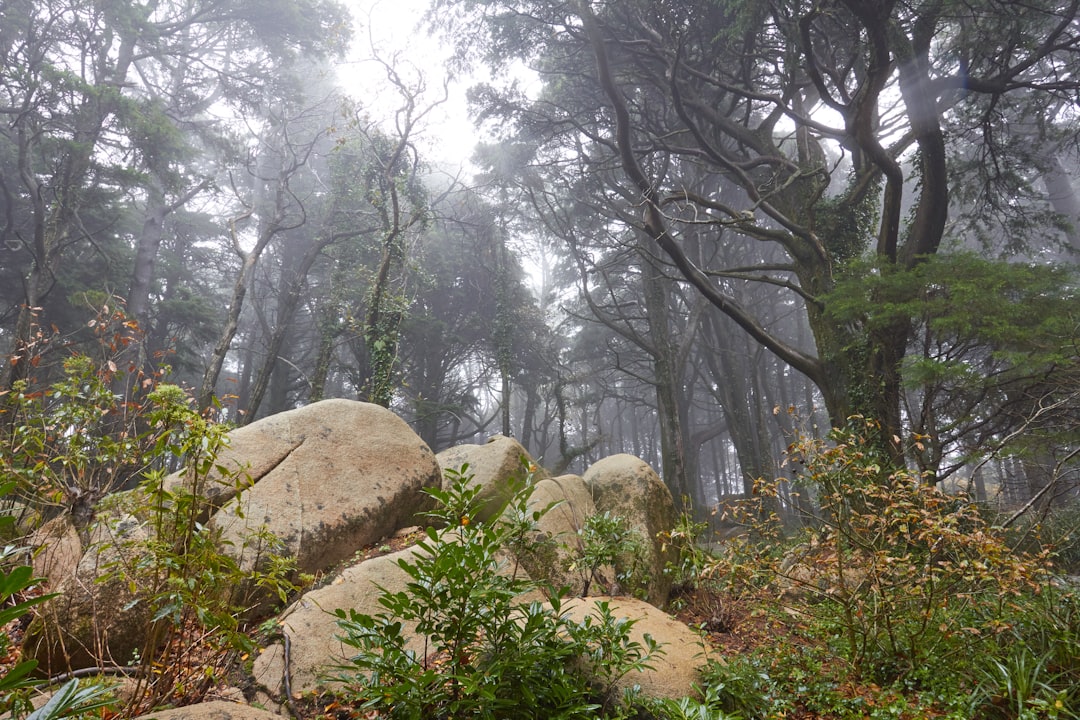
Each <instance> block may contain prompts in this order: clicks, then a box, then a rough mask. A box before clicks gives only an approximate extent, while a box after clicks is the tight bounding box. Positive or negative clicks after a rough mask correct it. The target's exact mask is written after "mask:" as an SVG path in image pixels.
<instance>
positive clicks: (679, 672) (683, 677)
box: [562, 597, 710, 698]
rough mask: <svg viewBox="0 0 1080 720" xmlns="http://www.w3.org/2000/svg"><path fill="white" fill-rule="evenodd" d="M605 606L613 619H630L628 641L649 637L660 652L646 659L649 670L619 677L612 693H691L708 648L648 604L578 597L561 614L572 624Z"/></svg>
mask: <svg viewBox="0 0 1080 720" xmlns="http://www.w3.org/2000/svg"><path fill="white" fill-rule="evenodd" d="M600 603H607V605H608V609H609V610H610V612H611V614H612V615H613V616H614V617H615V618H617V619H627V620H633V621H634V624H633V626H632V627H631V628H630V633H629V635H630V639H631V640H632V641H636V642H638V643H641V644H642V645H643V646H644V644H645V636H646V635H649V636H650V637H652V638H653V639H654V640H656V641H657V642H658V643H660V651H661V652H659V653H657V654H656V655H654V656H653V657H652V658H650V659H649V662H648V664H649V665H650V666H651V667H652V669H645V670H636V671H634V672H631V673H628V674H627V675H625V676H623V677H622V678H619V680H618V681H617V682H616V684H615V688H614V689H615V691H616V692H617V693H618V694H620V695H621V694H622V691H623V690H624V689H627V688H630V687H633V686H634V685H638V686H640V687H641V693H642V695H644V696H645V697H651V698H680V697H687V696H692V695H694V694H695V690H694V685H695V684H698V683H700V682H701V672H700V669H701V667H702V666H703V665H705V663H706V661H707V660H708V658H709V653H710V648H709V646H708V645H707V644H706V643H705V641H704V640H703V639H702V638H701V636H700V635H698V634H697V633H696V632H694V631H693V630H691V629H690V628H688V627H687V626H686V625H684V624H683V623H681V622H679V621H678V620H676V619H675V618H673V617H672V616H670V615H668V614H667V613H665V612H663V611H662V610H658V609H657V608H655V607H653V606H652V605H650V604H648V603H646V602H643V601H641V600H635V599H634V598H627V597H618V598H596V597H589V598H581V599H579V600H573V601H566V603H565V604H564V605H563V608H562V609H563V614H564V615H565V616H568V617H569V618H571V619H572V620H574V621H575V622H578V623H581V622H584V621H585V618H586V617H587V616H590V615H591V616H592V617H593V621H594V622H595V621H596V619H597V618H599V617H600V610H599V608H598V605H599V604H600Z"/></svg>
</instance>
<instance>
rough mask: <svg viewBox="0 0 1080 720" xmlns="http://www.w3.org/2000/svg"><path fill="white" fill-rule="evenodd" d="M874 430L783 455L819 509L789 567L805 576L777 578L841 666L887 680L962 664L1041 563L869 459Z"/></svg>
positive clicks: (908, 475) (965, 510)
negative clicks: (831, 636)
mask: <svg viewBox="0 0 1080 720" xmlns="http://www.w3.org/2000/svg"><path fill="white" fill-rule="evenodd" d="M875 432H876V428H875V427H874V426H873V425H872V424H871V423H864V422H863V421H861V420H860V419H858V418H855V419H853V425H852V428H851V429H849V430H845V431H834V432H833V433H832V435H831V436H830V442H823V441H818V440H813V439H802V440H800V441H799V442H797V443H796V444H795V445H794V446H793V448H792V454H793V456H794V457H796V458H797V459H798V460H800V461H801V463H802V465H803V470H802V473H801V474H802V476H803V480H804V482H805V483H806V484H807V485H808V486H810V487H812V488H814V489H815V490H816V492H817V497H818V503H819V505H820V508H821V514H820V517H819V519H818V520H819V524H818V526H817V527H816V528H813V529H811V530H810V531H809V532H808V535H807V537H806V538H805V540H804V543H803V545H802V547H803V554H804V556H805V560H804V561H803V562H801V563H800V564H801V565H802V566H803V567H805V566H806V565H808V564H812V566H813V571H814V572H815V573H816V575H815V576H814V577H813V578H812V579H811V580H809V581H808V580H807V578H805V577H799V576H798V575H797V574H796V575H791V574H790V571H788V570H786V569H781V572H782V573H783V572H788V573H789V577H788V579H789V580H791V581H793V582H795V583H798V584H800V585H801V586H802V587H803V589H805V590H807V591H809V592H810V594H811V597H812V598H813V599H814V600H816V601H817V603H816V604H812V606H811V607H812V608H813V612H815V614H816V615H817V617H818V619H819V620H820V621H823V622H826V623H829V624H833V625H834V626H835V628H836V630H837V635H838V638H839V639H840V641H841V642H842V643H843V647H844V651H845V655H846V657H847V659H848V661H849V662H850V663H851V664H852V665H854V666H859V667H861V668H863V669H864V671H865V670H869V671H870V672H869V674H868V677H871V678H873V679H876V680H879V681H889V680H893V679H897V678H901V677H905V676H908V675H910V674H912V673H914V672H916V671H923V670H925V668H926V667H928V666H929V667H935V666H936V665H937V664H940V663H941V662H942V661H943V660H948V659H950V658H952V657H963V656H965V655H967V656H970V655H971V653H972V652H974V651H975V650H976V649H977V648H978V647H979V646H981V645H982V643H983V642H984V640H983V638H982V637H981V635H982V630H981V629H980V628H981V627H982V626H983V623H984V622H989V621H990V620H991V619H992V618H994V617H997V616H1000V615H1001V613H1002V612H1003V607H1004V604H1005V603H1006V602H1007V601H1008V600H1010V599H1012V598H1017V597H1019V596H1020V595H1021V594H1022V593H1024V592H1026V591H1029V590H1033V589H1036V588H1038V587H1039V586H1040V583H1041V582H1042V581H1043V580H1044V579H1045V575H1044V574H1043V573H1042V570H1041V568H1042V567H1043V564H1044V561H1045V559H1044V558H1031V557H1025V556H1022V555H1018V554H1015V553H1014V552H1013V551H1012V550H1011V549H1010V548H1009V546H1008V544H1007V543H1006V542H1005V538H1004V536H1003V535H1002V534H1001V533H1000V532H997V531H995V529H994V528H992V527H991V526H990V525H989V524H988V523H987V522H986V521H985V520H984V519H983V518H982V517H981V516H980V514H979V513H978V512H977V509H976V508H975V506H974V505H972V504H970V503H968V502H967V501H966V500H965V499H964V498H962V497H955V496H949V495H946V494H944V493H942V492H940V491H938V490H937V489H936V488H934V487H932V486H930V485H928V484H927V483H925V482H923V479H922V478H921V477H920V476H918V475H917V474H915V473H912V472H910V471H907V470H905V469H902V468H901V469H891V468H890V467H889V466H888V464H887V463H886V461H885V460H884V459H883V458H880V457H878V456H877V455H876V454H875V453H874V451H873V450H872V448H874V447H875V444H874V443H873V442H872V436H873V434H874V433H875Z"/></svg>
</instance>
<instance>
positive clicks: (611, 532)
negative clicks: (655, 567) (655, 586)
mask: <svg viewBox="0 0 1080 720" xmlns="http://www.w3.org/2000/svg"><path fill="white" fill-rule="evenodd" d="M576 550H577V552H576V557H575V558H574V560H573V561H572V564H571V568H570V569H571V570H576V571H577V572H579V573H580V574H581V579H582V590H581V594H582V596H583V597H584V596H588V594H589V591H590V590H591V589H592V583H593V582H594V581H597V580H600V581H602V578H601V576H600V571H601V569H602V568H604V567H611V568H612V569H613V570H614V572H615V582H613V583H611V585H610V586H609V587H608V588H607V591H608V592H609V593H610V594H612V595H615V594H617V592H618V591H622V592H625V593H627V594H631V595H638V594H640V593H641V592H642V591H643V590H644V588H645V585H646V583H647V582H648V578H646V577H645V541H644V539H643V538H642V537H641V533H640V532H638V531H637V530H635V529H634V528H632V527H630V523H628V522H627V520H626V518H624V517H622V516H621V515H612V514H611V513H610V512H602V513H597V514H595V515H590V516H589V517H587V518H586V519H585V522H584V523H583V524H582V526H581V529H580V530H579V531H578V543H577V548H576Z"/></svg>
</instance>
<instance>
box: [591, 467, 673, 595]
mask: <svg viewBox="0 0 1080 720" xmlns="http://www.w3.org/2000/svg"><path fill="white" fill-rule="evenodd" d="M582 477H583V478H584V480H585V484H586V485H588V487H589V490H590V491H591V492H592V497H593V502H595V503H596V511H597V512H601V513H602V512H609V513H611V514H612V515H620V516H622V517H624V518H626V520H627V521H628V522H629V524H630V527H632V528H634V529H636V530H637V531H638V532H639V533H641V535H642V537H643V538H644V539H645V554H646V558H645V560H646V574H647V576H648V590H647V593H648V594H647V598H646V599H647V600H648V601H649V602H650V603H651V604H653V605H655V606H656V607H663V606H664V605H665V604H666V603H667V600H668V595H669V594H670V592H671V578H670V577H669V576H668V574H667V573H665V572H664V570H665V568H666V567H667V564H668V563H669V562H671V561H673V560H674V559H675V557H674V551H673V550H672V549H670V548H665V546H664V543H663V541H662V540H661V539H660V534H661V533H664V532H669V531H670V530H671V529H672V528H673V527H674V526H675V519H676V513H675V503H674V501H673V500H672V498H671V491H670V490H668V489H667V486H666V485H664V483H663V481H662V480H661V479H660V476H659V475H657V474H656V471H655V470H653V469H652V468H651V467H649V464H648V463H646V462H645V461H644V460H640V459H639V458H636V457H634V456H633V455H626V454H621V455H612V456H610V457H606V458H604V459H602V460H599V461H597V462H595V463H593V464H592V465H590V466H589V468H588V469H587V470H586V471H585V474H584V475H583V476H582Z"/></svg>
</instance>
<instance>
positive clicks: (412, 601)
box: [335, 466, 658, 719]
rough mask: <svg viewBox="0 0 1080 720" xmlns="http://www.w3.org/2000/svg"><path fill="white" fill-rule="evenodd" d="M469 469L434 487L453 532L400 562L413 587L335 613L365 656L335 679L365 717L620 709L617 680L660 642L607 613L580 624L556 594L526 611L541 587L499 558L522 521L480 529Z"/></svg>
mask: <svg viewBox="0 0 1080 720" xmlns="http://www.w3.org/2000/svg"><path fill="white" fill-rule="evenodd" d="M467 472H468V466H464V467H462V469H461V470H460V471H448V472H447V477H448V479H449V480H450V481H451V483H450V487H449V489H448V490H445V491H443V490H439V489H431V490H428V491H427V492H429V494H431V496H432V497H434V498H435V500H436V501H437V502H438V507H437V508H436V509H435V510H434V511H432V512H431V513H430V515H431V517H432V519H433V520H434V521H435V524H436V525H443V526H444V527H445V529H444V530H442V531H441V532H440V531H437V530H435V529H434V528H433V527H429V528H428V530H427V534H426V537H425V538H424V539H423V541H421V542H420V543H419V544H418V546H417V550H418V552H417V553H416V554H415V555H414V557H413V559H412V560H407V559H402V560H400V561H399V564H400V566H401V568H402V570H404V571H405V572H406V574H407V575H408V576H409V578H410V580H409V582H408V584H407V589H406V590H405V591H402V592H397V593H391V592H389V591H384V592H383V594H382V597H381V598H380V603H381V604H382V605H383V606H384V607H385V608H386V612H383V613H379V614H377V615H374V616H372V615H366V614H361V613H357V612H356V611H354V610H350V611H349V612H345V611H338V613H337V614H338V624H339V626H340V627H341V629H342V632H343V635H342V640H343V642H344V643H345V644H346V645H348V646H349V647H351V648H352V649H353V650H354V651H355V653H356V654H355V656H354V657H353V658H351V660H350V663H349V664H348V665H347V666H344V667H342V668H339V674H338V675H337V676H336V678H335V679H338V680H342V681H344V682H345V683H346V684H347V687H348V688H349V693H350V694H351V695H352V696H353V698H354V699H355V700H356V701H358V702H359V703H360V704H361V705H362V707H363V708H364V709H369V710H375V711H377V712H378V713H380V716H385V717H388V718H407V719H427V718H459V717H477V718H589V717H610V716H612V713H617V712H619V710H618V708H619V703H618V700H617V698H614V697H613V693H612V688H613V687H614V683H615V681H616V680H618V679H619V678H621V677H622V676H624V675H625V674H626V673H628V672H630V671H632V670H634V669H639V668H642V667H646V666H647V663H648V660H649V658H650V657H651V656H652V655H653V654H655V653H656V652H657V651H658V648H657V646H656V644H655V643H654V642H652V641H651V640H648V641H647V642H646V644H645V645H642V644H641V643H637V642H634V641H632V640H630V638H629V631H630V628H631V626H632V621H625V620H620V619H617V618H615V617H613V616H612V614H611V613H610V610H608V609H606V608H603V607H602V608H601V609H600V614H599V615H598V616H597V617H592V618H590V619H589V620H587V621H586V622H584V623H580V624H578V623H574V622H571V621H570V620H568V619H567V618H565V617H563V614H562V598H561V597H560V596H559V594H558V593H556V594H554V595H553V597H552V599H551V601H550V605H548V606H545V605H541V604H540V603H537V602H532V603H528V604H519V600H518V598H519V596H520V595H521V594H522V593H524V592H527V591H530V590H536V589H538V586H537V583H534V582H532V581H531V580H527V579H525V578H522V577H519V576H517V574H516V573H514V572H512V571H510V570H509V568H508V567H507V565H506V560H504V559H503V554H502V550H503V548H504V547H505V546H506V544H507V541H508V539H509V538H511V537H520V536H521V535H522V533H523V532H525V528H523V527H522V524H521V520H522V519H521V517H516V520H515V521H513V522H510V523H507V522H505V521H502V520H500V519H494V520H492V521H488V522H480V521H476V520H475V518H476V510H477V507H478V502H477V495H478V494H479V488H469V487H468V481H469V479H470V477H469V476H468V475H467ZM529 492H531V489H530V488H528V487H526V488H524V489H523V490H522V491H521V492H520V493H519V494H518V496H516V497H515V498H514V500H513V501H512V502H511V506H516V507H524V506H525V503H527V498H528V493H529ZM541 515H542V511H541V513H540V514H538V515H536V516H535V517H534V519H539V517H540V516H541ZM530 517H533V516H530ZM407 626H410V628H414V629H407ZM410 636H416V637H421V638H425V639H426V640H425V643H426V644H425V648H424V650H423V651H421V652H417V651H415V650H413V649H411V648H409V647H408V638H409V637H410ZM581 662H585V663H587V664H588V665H589V667H590V672H589V673H585V672H583V670H582V667H581V665H580V663H581ZM590 675H591V677H593V678H595V679H596V680H595V684H594V685H590V684H589V681H588V679H587V678H588V676H590ZM598 713H600V714H599V715H598Z"/></svg>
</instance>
